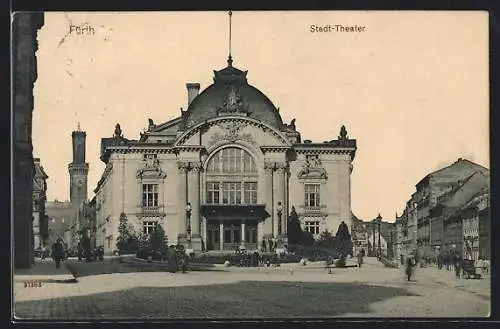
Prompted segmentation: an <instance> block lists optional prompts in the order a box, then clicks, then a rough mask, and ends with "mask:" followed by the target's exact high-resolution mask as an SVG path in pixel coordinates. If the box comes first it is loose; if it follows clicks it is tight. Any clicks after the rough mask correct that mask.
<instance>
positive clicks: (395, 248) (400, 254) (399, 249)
mask: <svg viewBox="0 0 500 329" xmlns="http://www.w3.org/2000/svg"><path fill="white" fill-rule="evenodd" d="M392 232H393V233H392V254H393V257H394V259H395V260H396V261H398V262H403V260H404V255H405V251H406V250H405V247H404V242H403V241H404V234H403V223H402V216H401V217H398V216H397V215H396V221H395V222H394V225H393V229H392Z"/></svg>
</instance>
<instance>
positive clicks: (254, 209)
mask: <svg viewBox="0 0 500 329" xmlns="http://www.w3.org/2000/svg"><path fill="white" fill-rule="evenodd" d="M201 215H202V216H203V217H205V218H207V219H222V220H233V219H246V220H249V219H250V220H252V219H253V220H264V219H265V218H267V217H269V214H268V212H267V211H266V205H264V204H253V205H239V204H232V205H227V204H224V205H221V204H203V205H201Z"/></svg>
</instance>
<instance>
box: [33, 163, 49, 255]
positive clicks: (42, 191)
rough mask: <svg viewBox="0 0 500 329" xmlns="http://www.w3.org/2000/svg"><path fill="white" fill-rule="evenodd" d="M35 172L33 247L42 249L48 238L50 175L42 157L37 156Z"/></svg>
mask: <svg viewBox="0 0 500 329" xmlns="http://www.w3.org/2000/svg"><path fill="white" fill-rule="evenodd" d="M33 160H34V164H35V168H34V174H33V247H34V249H40V248H42V247H43V246H45V245H46V242H47V238H48V222H47V214H46V212H45V203H46V201H47V179H48V178H49V176H47V174H46V173H45V170H44V169H43V167H42V166H41V164H40V159H38V158H35V159H33Z"/></svg>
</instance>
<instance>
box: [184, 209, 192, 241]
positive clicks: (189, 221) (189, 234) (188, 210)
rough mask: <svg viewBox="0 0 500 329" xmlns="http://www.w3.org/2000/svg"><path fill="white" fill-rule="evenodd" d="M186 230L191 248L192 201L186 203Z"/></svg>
mask: <svg viewBox="0 0 500 329" xmlns="http://www.w3.org/2000/svg"><path fill="white" fill-rule="evenodd" d="M185 210H186V226H187V228H186V231H187V241H188V245H189V246H188V247H189V248H191V210H192V208H191V203H190V202H188V203H187V204H186V208H185Z"/></svg>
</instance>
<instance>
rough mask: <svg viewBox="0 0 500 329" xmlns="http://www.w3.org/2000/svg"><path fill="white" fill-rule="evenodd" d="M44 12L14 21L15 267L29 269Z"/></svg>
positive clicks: (17, 16) (32, 260) (30, 14)
mask: <svg viewBox="0 0 500 329" xmlns="http://www.w3.org/2000/svg"><path fill="white" fill-rule="evenodd" d="M43 23H44V17H43V14H41V13H17V14H15V15H14V16H13V19H12V63H13V71H12V74H13V82H14V84H13V86H12V92H13V132H12V134H13V136H12V137H13V163H12V166H13V168H14V177H13V180H14V194H13V199H14V209H13V230H14V234H13V241H12V242H13V246H14V267H15V268H30V267H31V266H32V264H33V262H34V254H33V248H34V242H35V241H34V236H33V227H32V225H33V213H32V211H33V207H32V204H33V165H34V162H33V146H32V142H31V124H32V112H33V85H34V83H35V81H36V78H37V64H36V55H35V53H36V51H37V49H38V43H37V31H38V29H40V28H41V27H42V25H43Z"/></svg>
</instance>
